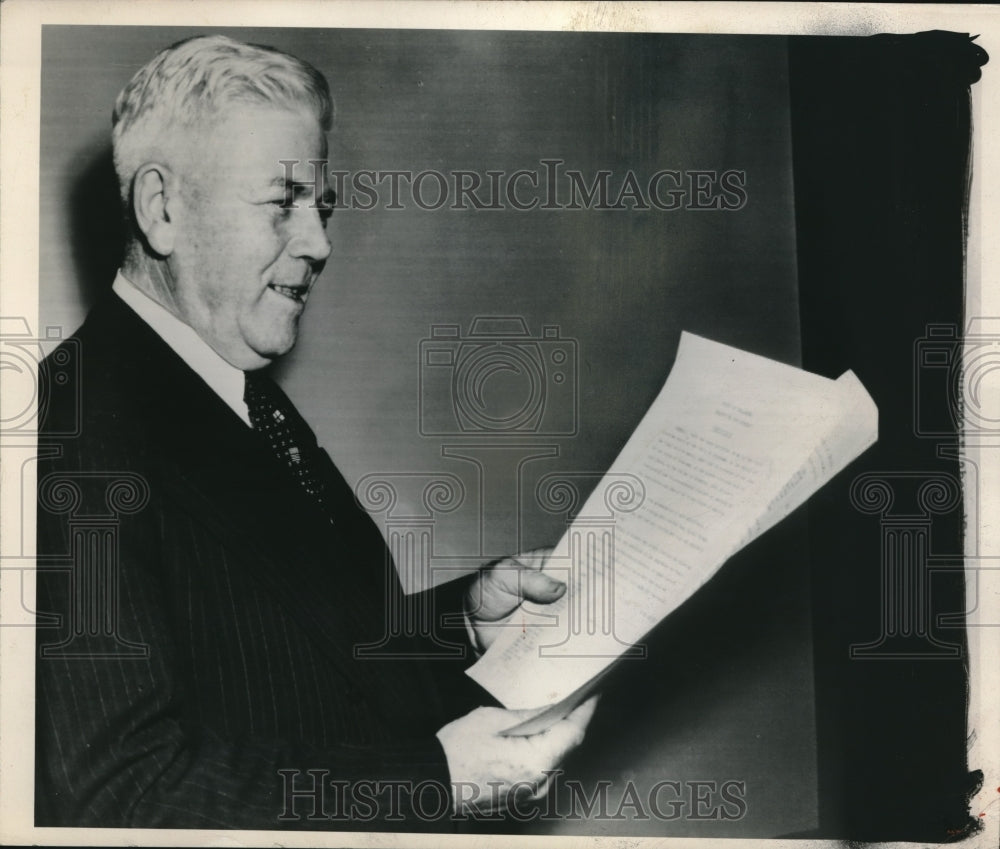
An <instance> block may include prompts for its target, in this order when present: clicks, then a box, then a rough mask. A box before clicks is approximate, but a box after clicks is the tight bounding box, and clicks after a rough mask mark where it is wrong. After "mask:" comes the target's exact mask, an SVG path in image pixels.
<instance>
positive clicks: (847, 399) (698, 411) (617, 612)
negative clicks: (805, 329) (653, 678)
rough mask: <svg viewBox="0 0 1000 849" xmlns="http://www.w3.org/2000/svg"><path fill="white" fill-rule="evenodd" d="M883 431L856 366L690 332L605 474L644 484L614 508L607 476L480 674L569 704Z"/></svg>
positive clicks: (523, 701)
mask: <svg viewBox="0 0 1000 849" xmlns="http://www.w3.org/2000/svg"><path fill="white" fill-rule="evenodd" d="M877 431H878V424H877V410H876V409H875V405H874V403H873V402H872V400H871V398H870V397H869V396H868V394H867V392H865V390H864V388H863V387H862V386H861V384H860V382H859V381H858V380H857V378H856V377H854V375H853V374H852V373H851V372H847V373H845V374H844V375H843V376H841V378H840V379H839V380H829V379H827V378H824V377H820V376H817V375H814V374H809V373H808V372H805V371H802V370H801V369H798V368H795V367H793V366H788V365H784V364H782V363H778V362H775V361H774V360H769V359H767V358H765V357H760V356H757V355H754V354H749V353H746V352H744V351H740V350H738V349H736V348H732V347H729V346H727V345H722V344H719V343H716V342H712V341H710V340H707V339H704V338H702V337H699V336H696V335H694V334H691V333H684V334H682V336H681V342H680V347H679V349H678V354H677V359H676V361H675V363H674V367H673V369H672V370H671V373H670V376H669V378H668V380H667V382H666V384H665V385H664V387H663V389H662V390H661V392H660V394H659V396H658V397H657V399H656V400H655V401H654V403H653V404H652V406H651V407H650V409H649V411H648V412H647V413H646V415H645V417H644V418H643V420H642V422H641V423H640V424H639V426H638V427H637V428H636V430H635V432H634V433H633V435H632V437H631V438H630V439H629V441H628V443H627V444H626V445H625V447H624V449H623V450H622V451H621V453H620V454H619V456H618V458H617V459H616V460H615V462H614V463H613V464H612V466H611V468H610V469H609V470H608V473H607V475H606V476H605V481H610V480H611V479H621V476H622V475H625V476H630V477H629V479H632V480H636V481H637V482H638V490H639V494H638V495H637V496H636V497H635V498H633V499H632V501H631V502H630V503H628V504H626V505H623V508H622V509H621V510H617V511H615V510H612V513H613V516H612V519H611V520H610V521H608V520H607V518H606V517H607V516H608V512H609V508H608V504H607V500H606V497H605V495H606V491H607V487H605V486H604V481H602V484H601V485H599V486H598V487H597V488H596V489H595V490H594V492H593V493H592V494H591V496H590V498H589V499H588V500H587V502H586V503H585V504H584V506H583V508H582V509H581V510H580V511H579V513H578V514H577V516H576V517H575V518H574V520H573V522H572V523H571V525H570V527H569V528H568V529H567V531H566V533H565V535H564V536H563V538H562V540H561V541H560V543H559V545H558V546H557V547H556V549H555V550H554V552H553V555H552V557H551V558H550V559H549V561H548V562H547V564H546V566H545V568H546V569H547V570H550V571H551V572H552V574H553V575H554V576H556V577H560V578H564V579H565V580H567V583H568V585H569V586H568V591H567V592H566V594H565V595H564V596H563V597H562V598H561V599H560V600H559V601H558V602H556V603H555V604H551V605H544V606H542V605H534V604H531V603H525V604H524V605H522V608H521V609H519V610H518V611H517V612H516V613H515V615H514V617H513V618H512V619H511V620H510V622H509V623H508V627H507V628H506V630H505V631H504V632H503V633H502V634H501V636H500V637H499V638H498V639H497V640H496V641H495V643H494V644H493V645H492V646H491V647H490V649H489V651H487V652H486V653H485V654H484V655H483V657H482V658H480V660H479V661H478V662H477V663H476V664H475V665H474V666H472V667H471V668H470V669H469V671H468V674H469V675H470V676H471V677H472V678H473V679H474V680H476V681H477V682H478V683H479V684H480V685H482V686H483V687H484V688H485V689H486V690H488V691H489V692H490V693H491V694H493V695H494V696H495V697H496V698H497V699H498V700H499V701H500V702H501V703H503V704H504V705H505V706H506V707H508V708H521V709H525V708H542V707H549V706H552V705H556V706H557V708H558V709H557V710H554V711H553V710H549V711H547V712H546V716H552V718H553V719H554V718H557V716H555V714H559V713H560V712H561V713H565V712H566V711H568V710H569V709H571V707H572V706H573V704H575V703H576V701H578V700H579V699H580V698H582V697H583V695H584V694H585V693H586V692H587V691H589V690H590V689H591V686H590V685H591V682H592V680H593V679H595V678H596V677H597V676H598V675H600V674H601V673H602V671H604V670H605V669H606V668H607V667H608V666H610V665H611V664H612V663H613V662H614V661H615V660H616V659H617V658H618V657H620V656H621V655H622V654H624V653H625V652H627V651H629V649H630V647H631V646H632V645H633V644H635V643H637V642H638V641H640V640H641V638H642V637H643V636H644V635H645V634H646V633H648V632H649V631H650V630H651V629H652V628H653V627H654V626H655V625H656V624H657V623H658V622H660V621H661V620H662V619H663V618H664V617H665V616H667V615H668V614H669V613H670V612H671V611H672V610H674V609H675V608H677V607H678V606H679V605H680V604H682V603H683V602H684V601H685V600H686V599H687V598H689V597H690V596H691V594H692V593H694V592H695V591H696V590H697V589H698V588H699V587H700V586H701V585H702V584H704V583H705V582H706V581H707V580H708V579H709V578H711V577H712V575H713V574H714V573H715V572H716V571H717V570H718V569H719V567H721V566H722V564H723V563H725V561H726V560H727V559H728V558H729V557H730V556H731V555H732V554H734V553H735V552H736V551H738V550H739V549H740V548H741V547H742V546H744V545H746V544H747V543H748V542H749V541H750V540H752V539H754V538H755V537H756V536H758V535H759V534H761V533H763V532H764V531H765V530H767V529H768V528H769V527H771V526H772V525H774V524H775V523H776V522H777V521H780V519H781V518H783V517H784V516H786V515H788V514H789V513H790V512H791V511H792V510H794V509H795V508H796V507H797V506H799V505H800V504H801V503H803V502H804V501H805V500H806V499H807V498H808V497H809V496H810V495H811V494H812V493H813V492H815V491H816V489H818V488H819V487H820V486H821V485H822V484H823V483H825V482H826V481H827V480H829V479H830V478H831V477H833V475H834V474H836V473H837V472H838V471H840V470H841V469H842V468H843V467H844V466H845V465H846V464H847V463H849V462H850V461H851V460H852V459H854V457H856V456H857V455H858V454H860V453H861V452H862V451H863V450H864V449H865V448H867V447H868V446H869V445H871V444H872V443H873V442H874V441H875V439H876V437H877ZM613 506H614V505H613V504H612V507H613ZM602 516H603V517H605V519H604V520H602V521H595V520H594V517H602Z"/></svg>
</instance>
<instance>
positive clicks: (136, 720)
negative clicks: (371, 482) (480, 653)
mask: <svg viewBox="0 0 1000 849" xmlns="http://www.w3.org/2000/svg"><path fill="white" fill-rule="evenodd" d="M76 338H77V339H78V340H79V346H80V360H81V369H80V376H79V379H80V388H81V393H80V397H81V402H82V408H81V411H82V412H81V417H82V418H81V420H82V432H81V433H80V435H79V436H77V437H73V438H67V439H62V440H60V439H58V438H55V437H54V436H51V437H50V436H47V434H56V433H59V432H62V431H63V430H64V429H65V426H66V425H67V423H68V422H69V420H70V419H71V417H72V415H73V413H74V411H73V409H71V407H72V404H73V402H72V401H71V400H70V398H69V396H71V395H72V393H66V392H62V393H57V392H56V391H55V389H54V388H52V387H49V388H47V389H46V388H43V391H48V392H50V394H51V396H52V402H51V404H50V408H49V409H48V411H47V414H46V418H45V422H44V424H43V435H42V437H41V438H40V446H42V448H43V451H42V452H40V453H43V454H44V447H45V446H46V445H55V446H58V449H59V456H56V457H47V458H43V459H42V460H41V461H40V462H39V469H38V480H39V509H38V553H39V555H40V557H42V558H43V559H42V561H41V565H42V568H40V571H39V576H38V602H37V609H38V610H39V612H40V613H42V614H45V613H56V614H58V615H59V616H60V617H61V624H60V626H59V627H39V629H38V631H37V634H38V644H39V657H38V659H37V676H36V680H37V693H36V698H37V730H36V740H37V744H36V822H37V824H38V825H94V826H98V825H99V826H144V827H206V828H217V827H241V828H278V827H282V826H292V827H317V828H330V827H341V828H344V827H355V828H364V829H368V828H377V827H385V828H400V829H407V830H409V829H414V828H419V827H426V826H425V823H424V822H423V821H422V820H421V818H420V817H418V816H415V814H414V811H413V810H412V806H411V804H410V799H409V797H408V795H407V794H406V792H405V791H404V792H403V793H402V794H401V797H400V799H399V800H398V802H399V804H398V807H399V811H398V813H399V815H400V819H399V820H395V819H392V820H390V821H385V815H386V814H395V813H397V811H395V810H394V807H395V805H390V806H389V807H383V808H380V809H379V811H378V814H377V817H378V818H377V819H376V820H374V821H371V820H366V821H364V822H363V823H357V822H355V823H354V824H353V825H352V823H351V822H349V821H347V822H345V821H342V820H338V819H335V820H332V821H324V820H322V819H315V820H307V821H302V820H292V821H290V822H284V821H282V820H280V819H279V815H281V814H282V813H283V812H284V811H285V808H286V801H287V800H286V795H285V788H286V784H285V782H286V781H288V778H287V776H282V775H281V774H279V772H278V771H279V770H282V769H285V770H297V771H300V774H299V777H298V778H296V779H295V780H294V781H295V786H296V787H298V788H299V789H301V788H302V787H303V786H308V785H309V784H310V782H311V778H310V776H308V775H307V774H306V773H305V770H310V769H316V770H326V771H328V773H329V775H328V777H329V779H333V780H338V781H358V780H369V781H376V780H385V781H397V780H399V781H406V780H410V781H413V782H420V781H422V780H426V779H434V780H436V781H438V782H441V783H442V785H446V784H447V781H448V772H447V765H446V761H445V756H444V752H443V750H442V749H441V747H440V744H439V743H438V741H437V739H436V738H435V736H434V732H435V731H436V730H437V729H438V728H440V727H441V725H443V724H444V723H445V722H447V721H448V720H450V719H452V718H454V717H455V716H457V715H460V714H461V713H464V712H465V711H466V710H468V709H469V707H471V705H472V703H473V700H474V699H475V698H477V694H475V693H474V692H473V691H472V689H471V685H470V684H469V683H467V679H466V678H465V676H463V675H461V666H462V665H464V663H465V661H458V660H442V659H434V660H433V661H418V660H414V659H413V658H407V659H403V660H388V659H372V660H356V659H355V658H354V657H353V654H352V649H353V647H354V646H355V645H356V644H361V643H378V642H379V641H380V639H381V638H382V637H383V635H384V634H385V630H384V629H385V627H386V623H385V614H384V611H385V609H386V600H387V599H388V598H389V595H390V594H394V593H399V592H400V589H399V586H398V584H397V582H396V581H395V576H394V574H392V573H391V570H389V571H387V570H386V567H385V563H386V561H385V559H384V558H385V548H384V545H383V542H382V539H381V536H380V535H379V533H378V531H377V529H376V528H375V527H374V525H373V524H372V523H371V521H370V520H369V518H368V517H367V516H366V515H365V514H364V513H363V512H362V511H361V510H359V509H358V507H357V506H356V504H355V503H354V500H353V497H352V493H351V492H350V489H349V487H348V486H347V484H346V483H345V482H344V481H343V479H342V478H341V477H340V475H339V473H338V472H337V471H336V469H335V468H334V466H333V464H332V463H330V462H329V458H328V457H325V455H324V457H325V460H326V462H327V468H326V469H325V473H326V475H327V476H328V480H329V482H330V489H331V493H332V495H331V500H332V501H333V506H332V515H333V518H334V524H333V525H331V524H330V522H329V521H328V519H327V517H325V516H323V515H322V514H321V513H320V508H319V507H317V506H316V504H315V503H314V502H313V500H312V499H311V498H310V497H309V496H308V494H307V493H305V492H304V491H303V490H302V489H301V487H299V486H298V485H297V484H296V483H295V482H294V481H293V480H292V479H291V477H290V475H289V473H288V471H287V469H284V468H282V467H281V466H280V465H279V464H278V463H277V461H276V460H275V459H274V458H273V456H272V455H271V453H270V451H269V449H268V447H267V446H266V444H265V443H264V442H263V441H262V440H261V438H260V437H259V436H258V435H257V434H256V433H254V432H253V431H252V430H250V429H249V428H247V427H246V425H245V424H244V423H243V422H241V421H240V420H239V418H238V417H237V416H236V415H235V414H234V413H233V412H232V410H230V409H229V408H228V407H227V406H226V405H225V404H224V403H223V402H222V401H221V400H220V399H219V398H218V396H216V395H215V394H214V393H213V392H212V391H211V390H210V389H209V388H208V386H207V385H206V384H205V383H204V382H203V381H202V380H201V378H199V377H198V376H197V375H196V374H195V372H193V371H192V370H191V369H190V368H189V367H188V366H187V365H186V364H185V363H184V362H183V361H182V360H181V359H180V358H179V357H178V356H177V355H176V354H175V353H174V352H173V351H172V350H171V349H170V348H169V347H168V346H167V345H166V343H164V342H163V341H162V340H161V339H160V338H159V337H158V336H157V335H156V334H155V333H154V332H153V331H152V330H151V329H150V328H149V327H148V325H146V324H145V323H144V322H143V321H142V320H141V319H139V318H138V316H137V315H136V314H135V313H134V312H132V310H131V309H129V308H128V307H127V306H126V305H125V304H124V303H123V302H122V301H121V300H120V299H118V298H117V297H116V296H114V295H111V296H109V297H108V298H107V299H106V300H105V301H103V302H102V303H101V304H100V305H98V306H97V307H96V308H95V309H94V310H93V311H92V312H91V314H90V316H89V317H88V319H87V321H86V323H85V324H84V325H83V327H82V328H81V329H80V330H79V331H78V333H77V334H76ZM43 375H44V370H43ZM122 473H129V474H128V475H123V474H122ZM136 475H138V476H139V477H138V478H137V477H136ZM116 478H117V479H120V480H123V481H124V483H122V484H121V485H120V486H118V487H117V488H116V487H113V486H112V487H110V488H109V483H110V482H112V481H114V480H115V479H116ZM129 486H132V488H133V491H132V492H131V494H130V493H129V491H128V487H129ZM145 490H148V496H147V494H146V493H145ZM67 493H71V495H67ZM147 497H148V502H147V503H145V506H142V507H141V508H140V509H136V508H137V507H138V505H139V504H140V503H141V502H142V501H143V500H144V499H145V498H147ZM130 499H131V500H130ZM109 505H110V506H111V507H116V508H118V509H115V510H109ZM102 517H105V518H103V519H102ZM102 522H106V524H105V525H103V526H101V523H102ZM107 522H110V524H107ZM95 526H101V527H103V530H102V531H100V533H98V534H97V538H99V539H102V540H104V541H105V542H104V543H84V542H81V540H82V539H91V540H92V539H94V534H93V533H91V536H90V537H86V535H85V534H84V535H83V536H81V533H80V528H81V527H84V528H92V527H95ZM109 529H110V530H109ZM101 534H103V536H101ZM109 541H110V542H109ZM95 545H96V546H97V548H95V547H94V546H95ZM102 545H103V546H104V547H103V548H101V546H102ZM74 547H75V551H74ZM95 552H96V553H95ZM46 558H48V559H47V560H46ZM88 558H89V559H88ZM46 563H48V564H49V565H48V566H47V565H46ZM86 563H89V564H91V565H89V566H87V565H84V564H86ZM95 563H96V564H102V563H103V564H115V563H116V564H117V566H116V568H115V569H111V568H110V567H109V566H107V565H105V566H94V564H95ZM97 568H104V569H106V570H108V571H107V574H108V575H110V576H111V577H110V579H109V580H111V581H112V583H111V584H107V583H105V584H103V585H102V586H104V587H107V586H111V587H112V588H113V590H114V594H113V596H110V597H109V596H108V595H107V592H106V591H105V590H102V591H101V592H102V593H103V598H104V602H103V604H104V607H103V608H102V607H101V604H102V599H101V598H97V599H96V600H94V599H91V597H90V596H88V595H87V589H86V587H87V585H88V584H89V583H90V582H91V579H90V578H88V577H86V576H87V575H93V574H95V572H94V569H97ZM88 569H89V570H90V571H86V570H88ZM81 576H83V577H82V578H81ZM460 591H461V587H456V586H452V587H450V588H445V590H444V592H442V593H440V598H438V604H437V608H436V610H437V612H438V613H441V612H442V611H444V610H446V609H450V610H455V609H457V599H458V594H459V592H460ZM109 598H110V600H108V599H109ZM84 602H86V603H84ZM88 605H90V606H89V607H88ZM95 605H96V607H95ZM105 608H106V609H105ZM95 610H96V612H95ZM95 617H96V618H95ZM95 623H96V624H95ZM108 623H110V625H109V624H108ZM441 633H445V634H447V636H446V639H447V640H449V641H451V642H453V643H463V642H464V639H463V635H464V630H463V629H462V627H461V626H459V627H458V628H456V629H454V630H453V631H449V632H441ZM74 634H75V636H74ZM71 637H72V639H71ZM407 639H408V642H407V645H409V646H410V647H411V648H412V647H413V646H414V645H415V641H416V640H417V638H413V637H411V638H407ZM445 705H447V706H448V708H450V710H451V712H450V713H449V712H448V710H447V709H446V708H445ZM385 798H386V799H389V797H388V796H387V797H385ZM335 799H336V797H335V796H334V795H333V794H330V795H329V796H326V797H324V800H323V803H322V805H321V807H320V809H319V810H318V813H320V814H323V813H326V814H328V815H333V816H337V815H338V814H340V813H342V809H341V808H338V807H337V805H336V804H335ZM296 804H297V805H298V808H297V809H296V810H298V811H299V813H301V814H308V813H310V812H311V810H312V806H311V803H310V802H309V800H304V801H303V800H300V801H299V802H298V803H296ZM386 804H388V803H386ZM437 807H438V806H437V805H436V804H435V803H434V802H433V801H430V802H428V803H427V804H425V805H424V806H423V811H424V813H427V812H428V811H429V812H432V813H433V812H434V810H435V809H436V808H437ZM368 810H369V811H370V806H369V809H368ZM366 815H367V814H365V813H362V816H366ZM447 827H448V826H447V823H446V822H445V823H442V822H437V823H434V824H432V825H431V828H432V829H434V830H442V829H445V828H447Z"/></svg>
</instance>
